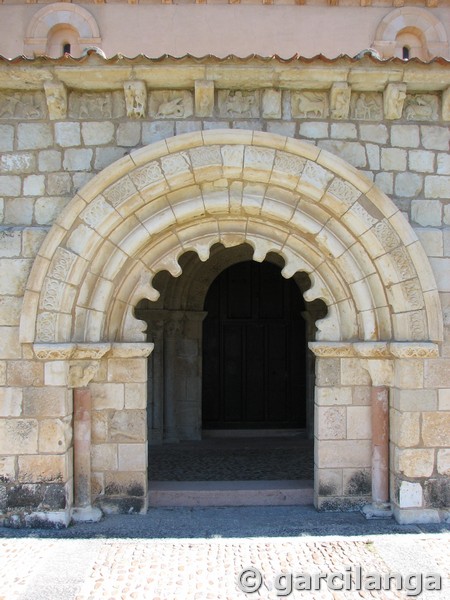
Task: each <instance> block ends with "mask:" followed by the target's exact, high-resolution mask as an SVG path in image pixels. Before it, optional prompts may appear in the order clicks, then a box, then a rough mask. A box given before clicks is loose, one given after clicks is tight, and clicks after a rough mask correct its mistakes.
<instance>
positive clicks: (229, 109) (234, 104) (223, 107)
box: [219, 90, 259, 119]
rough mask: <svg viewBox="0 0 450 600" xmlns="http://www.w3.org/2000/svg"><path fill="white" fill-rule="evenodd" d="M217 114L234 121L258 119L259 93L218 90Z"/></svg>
mask: <svg viewBox="0 0 450 600" xmlns="http://www.w3.org/2000/svg"><path fill="white" fill-rule="evenodd" d="M219 113H220V116H221V117H228V118H234V119H240V118H257V117H259V92H258V91H241V90H237V91H231V90H220V91H219Z"/></svg>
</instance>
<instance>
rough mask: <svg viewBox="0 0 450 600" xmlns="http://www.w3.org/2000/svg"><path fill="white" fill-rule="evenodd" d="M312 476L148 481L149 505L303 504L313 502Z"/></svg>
mask: <svg viewBox="0 0 450 600" xmlns="http://www.w3.org/2000/svg"><path fill="white" fill-rule="evenodd" d="M313 496H314V485H313V481H312V480H303V479H302V480H289V481H150V482H149V492H148V505H149V506H150V507H158V506H159V507H161V506H167V507H169V506H306V505H311V504H312V503H313Z"/></svg>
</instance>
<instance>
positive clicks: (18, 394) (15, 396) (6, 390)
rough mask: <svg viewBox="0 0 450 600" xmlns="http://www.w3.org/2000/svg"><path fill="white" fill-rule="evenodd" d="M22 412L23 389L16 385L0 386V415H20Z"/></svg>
mask: <svg viewBox="0 0 450 600" xmlns="http://www.w3.org/2000/svg"><path fill="white" fill-rule="evenodd" d="M21 414H22V390H21V388H17V387H16V388H15V387H1V388H0V417H20V415H21Z"/></svg>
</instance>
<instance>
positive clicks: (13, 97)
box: [0, 92, 47, 119]
mask: <svg viewBox="0 0 450 600" xmlns="http://www.w3.org/2000/svg"><path fill="white" fill-rule="evenodd" d="M45 104H46V102H45V96H44V94H43V93H42V92H1V93H0V119H43V118H44V117H45V116H46V114H47V111H46V110H45Z"/></svg>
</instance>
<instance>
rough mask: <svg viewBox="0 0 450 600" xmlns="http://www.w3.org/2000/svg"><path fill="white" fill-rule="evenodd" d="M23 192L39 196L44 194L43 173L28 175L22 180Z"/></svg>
mask: <svg viewBox="0 0 450 600" xmlns="http://www.w3.org/2000/svg"><path fill="white" fill-rule="evenodd" d="M23 193H24V195H25V196H41V195H42V194H45V177H44V175H28V177H25V179H24V180H23Z"/></svg>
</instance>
